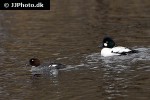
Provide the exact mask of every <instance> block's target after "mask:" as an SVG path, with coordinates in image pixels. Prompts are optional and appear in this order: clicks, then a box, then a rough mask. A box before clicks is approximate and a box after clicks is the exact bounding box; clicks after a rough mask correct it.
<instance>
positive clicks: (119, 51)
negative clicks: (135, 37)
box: [101, 37, 138, 57]
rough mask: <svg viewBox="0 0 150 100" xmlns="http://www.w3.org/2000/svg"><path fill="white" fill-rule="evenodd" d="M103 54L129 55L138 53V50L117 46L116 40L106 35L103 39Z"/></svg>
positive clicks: (105, 55)
mask: <svg viewBox="0 0 150 100" xmlns="http://www.w3.org/2000/svg"><path fill="white" fill-rule="evenodd" d="M102 43H103V44H102V47H103V49H102V50H101V56H104V57H107V56H115V55H127V54H130V53H137V52H138V51H137V50H131V49H129V48H126V47H122V46H115V42H114V41H113V40H112V39H111V38H110V37H105V38H104V39H103V41H102Z"/></svg>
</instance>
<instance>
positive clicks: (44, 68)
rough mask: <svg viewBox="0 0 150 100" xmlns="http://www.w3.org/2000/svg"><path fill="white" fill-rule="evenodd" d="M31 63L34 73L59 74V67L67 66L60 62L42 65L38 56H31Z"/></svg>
mask: <svg viewBox="0 0 150 100" xmlns="http://www.w3.org/2000/svg"><path fill="white" fill-rule="evenodd" d="M29 64H30V65H31V66H32V67H31V70H30V71H31V72H32V74H36V75H37V74H53V75H54V74H58V70H59V69H63V68H65V66H64V65H63V64H60V63H50V64H46V65H41V63H40V60H39V59H38V58H31V59H30V60H29Z"/></svg>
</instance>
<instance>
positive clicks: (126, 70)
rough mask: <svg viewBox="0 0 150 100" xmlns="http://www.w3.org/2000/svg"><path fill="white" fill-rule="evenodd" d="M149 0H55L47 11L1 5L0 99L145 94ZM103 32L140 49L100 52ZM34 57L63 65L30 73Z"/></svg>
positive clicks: (106, 98)
mask: <svg viewBox="0 0 150 100" xmlns="http://www.w3.org/2000/svg"><path fill="white" fill-rule="evenodd" d="M149 6H150V1H148V0H125V1H120V0H115V1H110V0H86V1H85V0H63V1H60V0H53V1H51V11H0V37H1V39H0V55H1V57H0V97H1V99H2V100H37V99H38V100H47V99H51V100H81V99H82V100H100V99H101V100H121V99H125V100H133V99H134V100H149V99H150V95H149V94H150V85H149V84H150V74H149V71H150V63H149V62H150V45H149V43H150V13H149V12H150V8H149ZM105 35H109V36H111V37H113V38H114V40H115V42H116V44H117V45H122V46H127V47H129V48H133V49H137V50H139V51H141V52H140V53H138V54H134V55H127V56H118V57H112V58H110V57H108V58H104V57H101V56H100V48H98V46H99V44H100V42H101V41H102V39H103V37H104V36H105ZM32 57H37V58H40V59H41V61H42V62H43V63H48V62H49V61H50V62H51V61H52V62H59V63H63V64H65V65H67V68H66V69H64V70H61V71H60V72H59V73H58V75H57V76H56V77H53V76H49V75H47V76H46V75H43V76H41V77H33V76H32V74H31V72H30V71H29V70H30V68H29V67H26V64H28V60H29V59H30V58H32Z"/></svg>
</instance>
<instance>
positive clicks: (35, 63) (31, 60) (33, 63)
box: [29, 58, 40, 67]
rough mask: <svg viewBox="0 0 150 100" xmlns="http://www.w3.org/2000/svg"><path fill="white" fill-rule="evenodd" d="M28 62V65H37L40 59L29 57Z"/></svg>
mask: <svg viewBox="0 0 150 100" xmlns="http://www.w3.org/2000/svg"><path fill="white" fill-rule="evenodd" d="M29 63H30V65H32V66H35V67H37V66H39V65H40V60H39V59H37V58H31V59H30V60H29Z"/></svg>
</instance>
